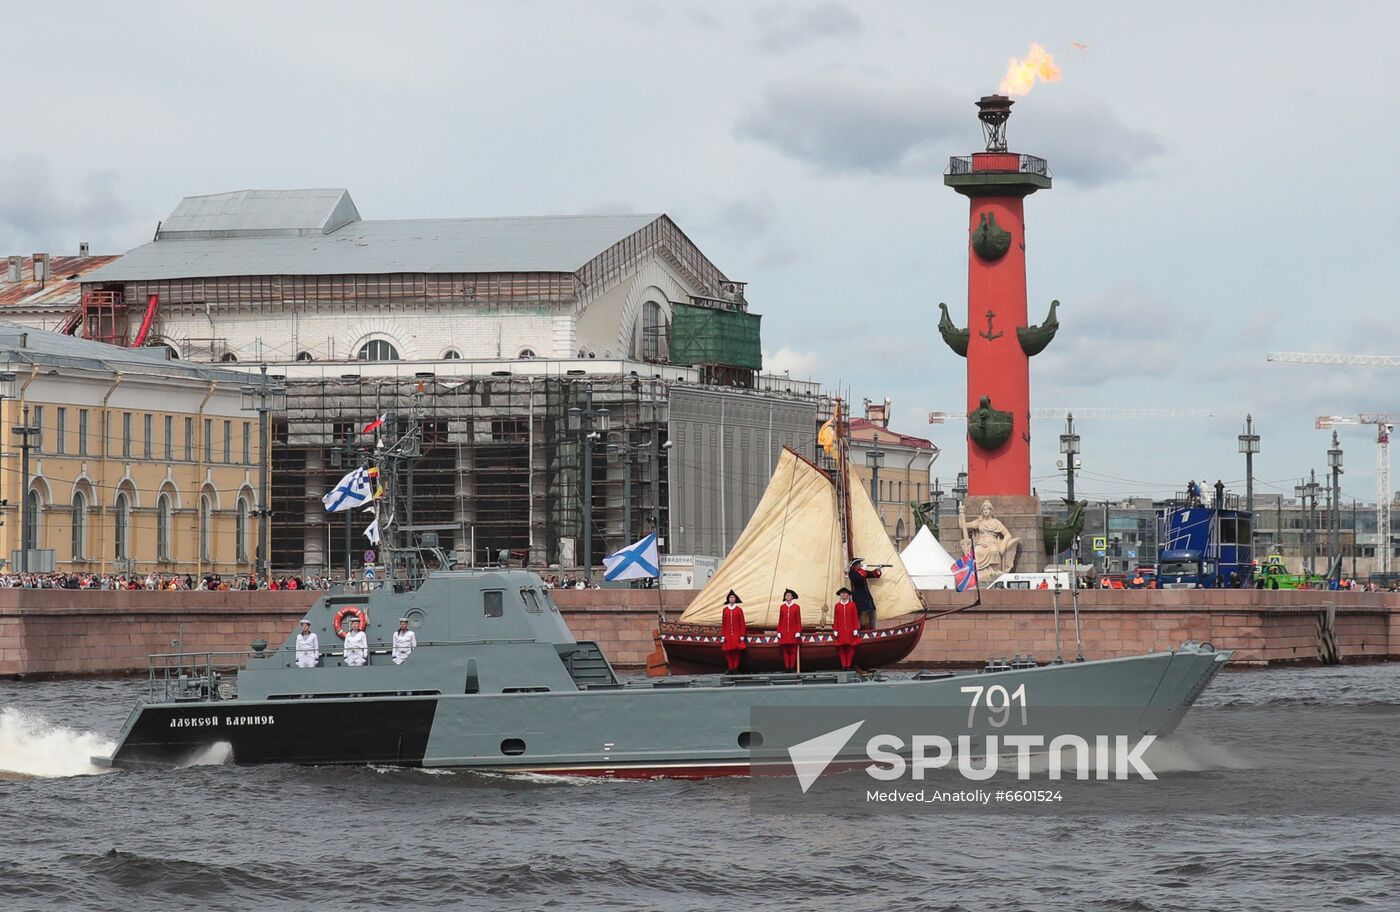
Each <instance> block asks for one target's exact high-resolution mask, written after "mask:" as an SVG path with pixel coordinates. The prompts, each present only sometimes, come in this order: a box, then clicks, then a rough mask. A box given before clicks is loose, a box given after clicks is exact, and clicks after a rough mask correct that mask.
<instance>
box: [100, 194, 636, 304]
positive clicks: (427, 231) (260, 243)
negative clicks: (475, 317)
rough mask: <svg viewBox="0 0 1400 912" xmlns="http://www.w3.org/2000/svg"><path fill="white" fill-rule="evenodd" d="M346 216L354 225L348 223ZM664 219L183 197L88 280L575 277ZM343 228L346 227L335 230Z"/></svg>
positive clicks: (273, 197)
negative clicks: (447, 213)
mask: <svg viewBox="0 0 1400 912" xmlns="http://www.w3.org/2000/svg"><path fill="white" fill-rule="evenodd" d="M349 213H353V216H351V217H349V218H346V216H347V214H349ZM661 217H662V216H661V215H659V214H644V215H572V216H539V217H512V218H464V219H404V220H366V219H361V218H360V217H359V213H358V212H357V211H356V210H355V204H354V202H353V201H351V200H350V195H349V193H347V192H346V191H344V190H299V191H264V190H244V191H239V192H237V193H222V194H216V195H214V196H204V197H188V198H186V199H185V200H183V201H181V203H180V205H179V206H177V207H176V209H175V212H173V213H172V214H171V216H170V218H169V219H167V220H166V221H165V222H163V223H162V226H161V229H160V232H159V234H158V235H157V239H156V240H154V241H152V242H150V243H149V244H143V245H141V246H140V247H137V248H136V249H134V250H132V251H130V252H128V253H127V254H126V255H125V256H123V257H122V258H121V259H120V260H118V261H117V262H115V263H113V264H111V265H110V266H107V267H106V268H104V269H100V270H98V271H97V272H95V273H94V274H92V275H91V276H88V277H87V281H89V282H127V281H139V280H143V279H145V280H159V279H185V278H200V277H213V276H245V275H375V274H387V273H400V272H428V273H441V272H447V273H483V272H576V271H577V270H578V269H580V268H581V267H582V266H584V264H586V263H587V262H588V261H589V260H591V259H593V258H594V257H595V256H597V255H598V254H600V253H602V252H603V251H604V250H606V249H608V248H609V247H611V246H612V245H613V244H616V243H617V242H619V241H621V240H622V239H624V238H626V237H628V236H629V235H631V234H634V233H635V232H637V231H640V230H641V229H642V228H644V227H646V226H647V225H649V224H651V223H652V222H654V221H656V220H657V219H658V218H661ZM341 219H345V220H344V221H343V222H341V223H340V224H336V223H337V221H338V220H341ZM172 223H173V224H172Z"/></svg>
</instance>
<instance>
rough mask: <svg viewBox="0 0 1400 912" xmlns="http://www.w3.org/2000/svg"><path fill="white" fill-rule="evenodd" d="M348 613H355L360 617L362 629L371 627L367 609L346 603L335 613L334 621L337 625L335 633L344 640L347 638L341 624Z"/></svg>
mask: <svg viewBox="0 0 1400 912" xmlns="http://www.w3.org/2000/svg"><path fill="white" fill-rule="evenodd" d="M347 614H353V615H355V616H356V617H358V618H359V620H360V629H361V630H365V629H366V628H368V627H369V615H368V614H366V613H365V609H363V608H361V607H360V606H359V605H346V606H345V607H344V608H342V609H340V610H339V611H337V612H336V613H335V620H334V621H333V622H332V623H333V624H334V626H335V635H336V636H338V637H340V638H341V639H342V640H343V639H345V630H344V629H343V628H342V627H341V626H340V622H341V621H343V620H345V616H346V615H347Z"/></svg>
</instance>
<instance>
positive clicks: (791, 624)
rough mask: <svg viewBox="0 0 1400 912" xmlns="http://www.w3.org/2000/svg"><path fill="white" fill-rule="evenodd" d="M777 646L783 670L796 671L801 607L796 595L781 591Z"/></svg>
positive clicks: (799, 643)
mask: <svg viewBox="0 0 1400 912" xmlns="http://www.w3.org/2000/svg"><path fill="white" fill-rule="evenodd" d="M778 646H779V648H781V649H782V651H783V669H784V670H786V671H796V670H797V650H799V649H801V648H802V606H801V605H799V604H797V593H796V592H793V591H792V590H791V589H784V590H783V603H782V604H781V605H779V606H778Z"/></svg>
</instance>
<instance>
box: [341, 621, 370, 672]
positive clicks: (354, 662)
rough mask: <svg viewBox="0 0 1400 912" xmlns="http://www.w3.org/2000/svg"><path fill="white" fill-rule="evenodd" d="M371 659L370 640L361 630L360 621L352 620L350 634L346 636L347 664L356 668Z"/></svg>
mask: <svg viewBox="0 0 1400 912" xmlns="http://www.w3.org/2000/svg"><path fill="white" fill-rule="evenodd" d="M368 659H369V638H368V637H366V636H365V632H364V631H363V630H361V629H360V619H359V618H357V617H351V618H350V632H349V633H347V634H346V635H345V664H346V665H348V666H350V667H352V668H355V667H358V666H360V665H363V664H365V662H366V661H367V660H368Z"/></svg>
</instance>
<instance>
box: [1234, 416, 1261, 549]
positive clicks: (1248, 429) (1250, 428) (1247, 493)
mask: <svg viewBox="0 0 1400 912" xmlns="http://www.w3.org/2000/svg"><path fill="white" fill-rule="evenodd" d="M1238 439H1239V442H1240V452H1241V453H1243V454H1244V508H1245V510H1247V511H1248V512H1249V514H1250V517H1249V553H1250V555H1251V556H1253V554H1254V525H1255V523H1254V454H1255V453H1257V452H1259V435H1258V434H1256V433H1254V416H1253V415H1245V416H1244V433H1243V434H1240V435H1239V438H1238Z"/></svg>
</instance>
